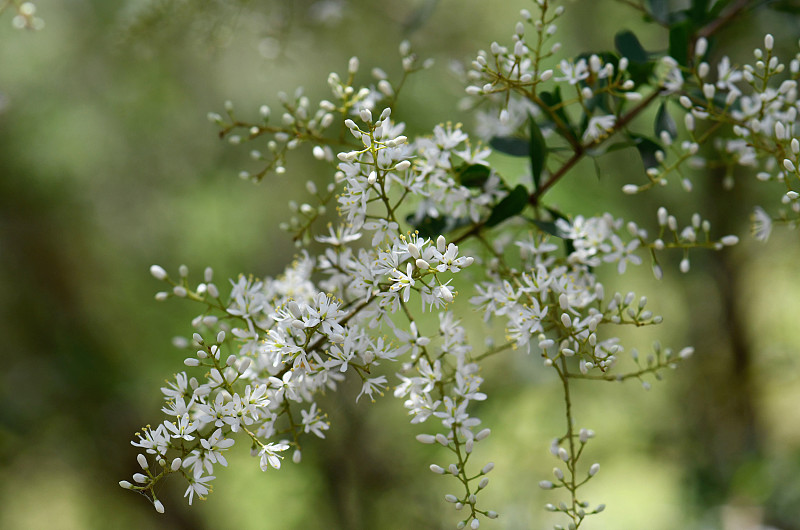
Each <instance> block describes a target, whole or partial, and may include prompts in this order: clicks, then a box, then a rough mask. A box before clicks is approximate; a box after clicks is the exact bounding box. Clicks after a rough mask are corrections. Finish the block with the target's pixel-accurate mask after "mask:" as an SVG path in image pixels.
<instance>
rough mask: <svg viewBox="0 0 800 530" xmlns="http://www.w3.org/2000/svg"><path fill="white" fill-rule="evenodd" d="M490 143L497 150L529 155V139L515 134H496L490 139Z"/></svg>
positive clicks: (515, 154) (508, 153) (509, 153)
mask: <svg viewBox="0 0 800 530" xmlns="http://www.w3.org/2000/svg"><path fill="white" fill-rule="evenodd" d="M489 145H490V146H491V147H492V149H494V150H495V151H500V152H501V153H505V154H507V155H511V156H528V155H529V151H530V150H529V148H528V141H527V140H525V139H523V138H517V137H515V136H495V137H494V138H492V139H491V140H489Z"/></svg>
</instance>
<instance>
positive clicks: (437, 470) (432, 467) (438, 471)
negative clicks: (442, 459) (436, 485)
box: [431, 464, 444, 475]
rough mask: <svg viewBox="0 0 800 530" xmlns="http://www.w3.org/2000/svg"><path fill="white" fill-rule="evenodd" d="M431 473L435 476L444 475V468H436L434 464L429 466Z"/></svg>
mask: <svg viewBox="0 0 800 530" xmlns="http://www.w3.org/2000/svg"><path fill="white" fill-rule="evenodd" d="M431 471H433V472H434V473H436V474H437V475H444V468H443V467H442V466H437V465H436V464H431Z"/></svg>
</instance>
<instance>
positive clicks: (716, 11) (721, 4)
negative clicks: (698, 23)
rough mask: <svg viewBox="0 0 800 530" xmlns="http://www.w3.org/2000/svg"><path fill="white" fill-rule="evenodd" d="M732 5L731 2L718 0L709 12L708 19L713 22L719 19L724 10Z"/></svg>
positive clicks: (729, 0)
mask: <svg viewBox="0 0 800 530" xmlns="http://www.w3.org/2000/svg"><path fill="white" fill-rule="evenodd" d="M730 3H731V0H717V2H716V3H715V4H714V5H713V6H711V10H710V11H709V12H708V19H709V20H713V19H715V18H717V17H718V16H719V15H720V13H722V10H723V9H725V8H726V7H728V5H729V4H730Z"/></svg>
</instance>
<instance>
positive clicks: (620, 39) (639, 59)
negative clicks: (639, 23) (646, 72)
mask: <svg viewBox="0 0 800 530" xmlns="http://www.w3.org/2000/svg"><path fill="white" fill-rule="evenodd" d="M614 46H616V47H617V50H618V51H619V53H620V55H622V56H623V57H627V58H628V60H629V61H630V62H632V63H639V64H642V63H646V62H647V52H646V51H645V50H644V48H643V47H642V44H641V43H640V42H639V39H638V38H636V35H634V34H633V32H632V31H630V30H627V29H626V30H624V31H620V32H619V33H617V34H616V35H615V36H614Z"/></svg>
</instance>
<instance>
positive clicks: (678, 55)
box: [669, 20, 692, 66]
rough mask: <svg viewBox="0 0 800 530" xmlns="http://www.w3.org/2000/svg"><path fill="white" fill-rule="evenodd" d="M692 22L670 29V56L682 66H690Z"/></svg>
mask: <svg viewBox="0 0 800 530" xmlns="http://www.w3.org/2000/svg"><path fill="white" fill-rule="evenodd" d="M691 24H692V22H691V20H683V21H681V22H676V23H674V24H672V26H670V28H669V55H670V56H671V57H672V58H673V59H675V60H676V61H678V64H680V65H681V66H686V65H688V64H689V37H690V35H691Z"/></svg>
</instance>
